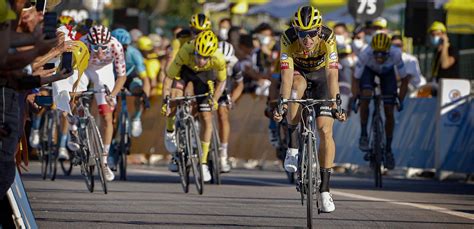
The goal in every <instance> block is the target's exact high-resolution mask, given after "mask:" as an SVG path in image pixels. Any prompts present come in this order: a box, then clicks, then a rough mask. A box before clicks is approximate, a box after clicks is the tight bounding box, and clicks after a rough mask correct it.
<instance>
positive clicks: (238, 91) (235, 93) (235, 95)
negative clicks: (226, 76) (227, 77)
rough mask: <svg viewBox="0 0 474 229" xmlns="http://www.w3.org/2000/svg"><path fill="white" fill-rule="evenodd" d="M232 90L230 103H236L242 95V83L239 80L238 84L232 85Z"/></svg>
mask: <svg viewBox="0 0 474 229" xmlns="http://www.w3.org/2000/svg"><path fill="white" fill-rule="evenodd" d="M233 88H234V89H232V93H231V96H230V98H231V100H232V103H235V101H237V100H238V99H239V98H240V96H241V95H242V92H243V91H244V81H243V80H241V81H239V82H235V83H234V87H233Z"/></svg>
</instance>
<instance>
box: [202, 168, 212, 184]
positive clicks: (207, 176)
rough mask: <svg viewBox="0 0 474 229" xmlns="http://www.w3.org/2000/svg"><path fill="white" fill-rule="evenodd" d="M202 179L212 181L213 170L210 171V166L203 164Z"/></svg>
mask: <svg viewBox="0 0 474 229" xmlns="http://www.w3.org/2000/svg"><path fill="white" fill-rule="evenodd" d="M202 179H203V180H204V182H209V181H211V172H209V166H207V165H206V164H202Z"/></svg>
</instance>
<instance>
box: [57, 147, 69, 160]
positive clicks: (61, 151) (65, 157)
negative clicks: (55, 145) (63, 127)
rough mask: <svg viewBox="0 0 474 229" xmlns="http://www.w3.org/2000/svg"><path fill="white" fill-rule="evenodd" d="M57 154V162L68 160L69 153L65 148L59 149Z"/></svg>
mask: <svg viewBox="0 0 474 229" xmlns="http://www.w3.org/2000/svg"><path fill="white" fill-rule="evenodd" d="M58 153H59V154H58V160H69V152H67V149H66V147H60V148H59V152H58Z"/></svg>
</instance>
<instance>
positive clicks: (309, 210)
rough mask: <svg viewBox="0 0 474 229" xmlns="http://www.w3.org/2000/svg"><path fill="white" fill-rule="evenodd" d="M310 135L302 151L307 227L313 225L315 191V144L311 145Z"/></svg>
mask: <svg viewBox="0 0 474 229" xmlns="http://www.w3.org/2000/svg"><path fill="white" fill-rule="evenodd" d="M313 142H314V141H313V140H312V135H311V134H309V135H308V137H307V140H306V144H307V145H306V152H303V153H305V154H306V155H307V160H306V165H305V169H306V182H305V183H306V219H307V222H306V223H307V226H308V228H312V226H313V206H314V198H313V197H314V193H315V176H314V174H315V173H314V169H315V168H314V167H313V165H314V163H315V158H314V157H315V155H314V154H313V150H314V148H315V145H313Z"/></svg>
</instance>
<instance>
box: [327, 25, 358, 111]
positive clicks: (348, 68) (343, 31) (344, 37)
mask: <svg viewBox="0 0 474 229" xmlns="http://www.w3.org/2000/svg"><path fill="white" fill-rule="evenodd" d="M333 31H334V35H335V37H336V46H337V53H338V56H339V91H340V93H341V98H342V102H343V104H342V105H341V106H342V107H343V108H344V109H346V110H350V109H349V104H350V101H349V98H351V97H352V93H351V85H352V83H351V82H352V75H353V73H354V67H355V61H356V56H355V54H354V53H352V47H351V45H350V43H351V40H350V38H349V31H348V30H347V27H346V25H345V24H344V23H338V24H336V25H334V27H333Z"/></svg>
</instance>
